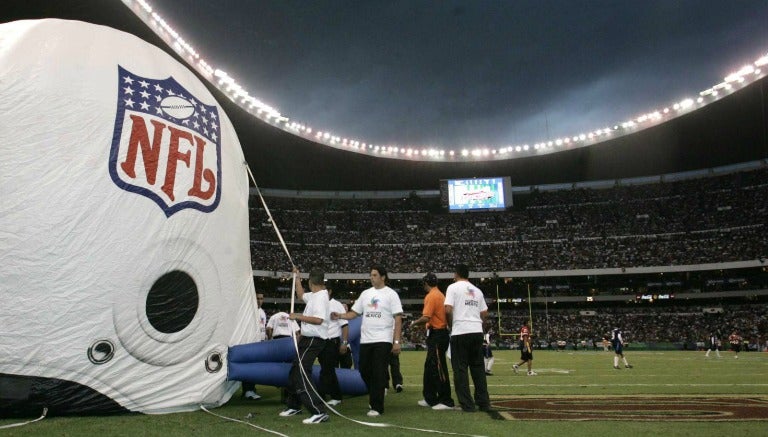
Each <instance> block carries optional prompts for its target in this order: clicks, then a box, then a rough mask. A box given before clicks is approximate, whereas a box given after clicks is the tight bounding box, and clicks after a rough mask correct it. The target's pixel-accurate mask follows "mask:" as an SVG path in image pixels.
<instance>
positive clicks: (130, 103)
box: [123, 97, 134, 108]
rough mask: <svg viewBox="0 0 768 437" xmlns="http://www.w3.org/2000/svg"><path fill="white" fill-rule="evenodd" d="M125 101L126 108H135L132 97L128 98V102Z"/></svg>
mask: <svg viewBox="0 0 768 437" xmlns="http://www.w3.org/2000/svg"><path fill="white" fill-rule="evenodd" d="M123 101H124V102H125V106H130V107H131V108H133V104H134V101H133V100H131V98H130V97H128V100H123Z"/></svg>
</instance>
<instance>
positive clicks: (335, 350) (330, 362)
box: [318, 287, 349, 406]
mask: <svg viewBox="0 0 768 437" xmlns="http://www.w3.org/2000/svg"><path fill="white" fill-rule="evenodd" d="M326 289H327V290H328V295H329V296H331V300H330V302H329V306H330V311H331V312H332V313H345V312H346V310H345V309H344V305H342V304H341V302H339V301H338V300H336V299H334V298H333V291H332V290H331V288H330V287H326ZM323 323H324V324H326V325H327V327H328V341H326V342H325V348H323V350H322V351H321V352H320V356H319V357H318V360H319V361H320V384H319V387H318V388H319V389H320V396H321V397H322V398H325V397H326V396H329V397H330V398H331V399H330V400H329V401H328V405H332V406H335V405H339V404H340V403H341V388H340V387H339V378H338V377H337V376H336V368H337V367H338V366H339V356H341V355H343V354H345V353H346V352H347V347H348V345H349V322H347V321H346V320H342V319H336V320H331V318H330V317H328V320H327V321H325V322H323Z"/></svg>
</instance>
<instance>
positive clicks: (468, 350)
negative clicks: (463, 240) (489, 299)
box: [445, 264, 491, 412]
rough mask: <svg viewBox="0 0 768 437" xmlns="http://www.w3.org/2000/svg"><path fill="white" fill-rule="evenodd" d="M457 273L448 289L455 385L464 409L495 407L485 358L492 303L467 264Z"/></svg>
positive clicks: (446, 305)
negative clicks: (474, 282) (485, 334)
mask: <svg viewBox="0 0 768 437" xmlns="http://www.w3.org/2000/svg"><path fill="white" fill-rule="evenodd" d="M453 277H454V283H453V284H451V285H449V286H448V289H447V290H446V292H445V314H446V316H447V318H448V320H449V324H450V325H451V367H453V387H454V390H455V391H456V397H457V398H458V400H459V404H460V405H461V409H462V410H463V411H466V412H474V411H477V409H478V408H479V409H480V411H491V401H490V398H489V396H488V382H487V381H486V378H485V363H484V362H483V323H484V322H485V319H486V317H488V305H487V304H486V303H485V298H484V297H483V292H482V291H480V289H479V288H477V287H475V286H474V285H472V283H471V282H469V279H468V278H469V268H468V267H467V266H466V265H464V264H458V265H457V266H456V268H455V270H454V276H453ZM467 369H469V372H467ZM469 375H472V382H473V383H474V385H475V396H474V399H473V398H472V396H471V394H470V391H469ZM476 405H477V406H476Z"/></svg>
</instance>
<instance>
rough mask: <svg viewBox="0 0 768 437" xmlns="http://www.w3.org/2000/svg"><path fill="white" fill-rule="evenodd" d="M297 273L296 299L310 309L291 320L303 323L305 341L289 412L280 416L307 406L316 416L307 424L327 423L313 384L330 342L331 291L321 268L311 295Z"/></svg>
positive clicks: (312, 275) (312, 279) (312, 278)
mask: <svg viewBox="0 0 768 437" xmlns="http://www.w3.org/2000/svg"><path fill="white" fill-rule="evenodd" d="M294 272H295V273H296V275H297V281H296V295H297V296H298V298H299V299H301V300H302V301H304V303H305V304H307V305H306V306H305V307H304V312H303V313H293V314H290V316H289V318H290V319H291V320H298V321H300V322H301V339H300V340H299V342H298V349H299V351H298V352H299V353H298V356H297V357H296V358H294V360H293V365H292V366H291V372H290V374H289V375H288V393H287V395H286V399H285V403H286V405H287V408H286V409H285V410H283V411H282V412H281V413H280V416H282V417H288V416H294V415H296V414H299V413H301V407H302V405H303V406H304V408H306V409H307V410H309V412H310V413H312V416H311V417H309V418H308V419H304V420H303V423H306V424H316V423H322V422H327V421H328V419H329V417H328V414H326V413H325V405H324V402H323V400H322V399H320V396H319V395H318V393H317V388H316V387H315V384H314V383H313V382H312V364H314V362H315V359H316V358H317V356H318V355H319V354H320V351H322V350H323V348H324V347H325V343H326V341H327V339H328V327H327V325H326V324H325V323H324V322H325V320H327V319H328V317H329V316H330V313H331V311H330V305H329V303H328V302H329V299H328V291H327V290H326V289H325V272H323V271H322V270H320V269H317V268H314V269H312V271H310V272H309V289H310V291H311V293H305V292H304V287H303V286H302V285H301V279H298V274H299V271H298V269H296V268H294ZM302 369H303V371H302Z"/></svg>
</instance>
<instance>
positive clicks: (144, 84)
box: [139, 80, 149, 88]
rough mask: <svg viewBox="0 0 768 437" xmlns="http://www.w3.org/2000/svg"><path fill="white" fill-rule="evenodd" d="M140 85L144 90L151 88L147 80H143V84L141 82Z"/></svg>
mask: <svg viewBox="0 0 768 437" xmlns="http://www.w3.org/2000/svg"><path fill="white" fill-rule="evenodd" d="M139 85H141V87H142V88H146V87H148V86H149V82H147V81H146V80H142V81H141V82H139Z"/></svg>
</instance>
